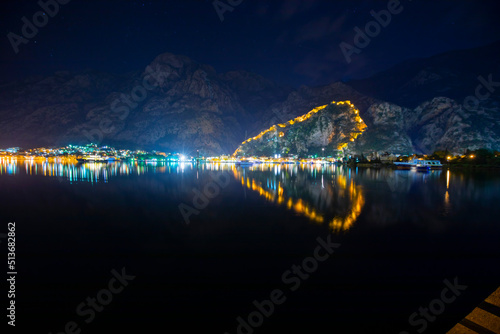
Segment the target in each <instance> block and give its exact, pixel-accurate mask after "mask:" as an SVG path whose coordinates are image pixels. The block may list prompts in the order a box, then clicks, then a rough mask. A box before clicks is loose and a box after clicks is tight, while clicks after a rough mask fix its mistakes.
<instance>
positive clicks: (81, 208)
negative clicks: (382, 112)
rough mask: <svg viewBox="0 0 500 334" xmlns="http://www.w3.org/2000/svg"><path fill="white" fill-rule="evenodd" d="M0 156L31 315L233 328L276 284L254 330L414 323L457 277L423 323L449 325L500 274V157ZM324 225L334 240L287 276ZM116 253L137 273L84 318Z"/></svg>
mask: <svg viewBox="0 0 500 334" xmlns="http://www.w3.org/2000/svg"><path fill="white" fill-rule="evenodd" d="M0 162H1V164H0V189H1V195H0V196H1V201H0V203H2V209H1V214H0V216H1V218H2V219H1V222H3V223H2V224H5V226H6V225H7V223H8V222H9V221H15V222H16V243H17V245H16V246H17V247H16V248H17V257H18V259H17V260H18V261H17V263H18V282H17V294H16V303H17V305H18V309H17V319H18V325H19V327H21V328H22V326H23V323H24V324H25V325H29V324H30V322H32V321H36V322H38V323H39V328H40V332H47V333H49V332H53V333H59V332H63V330H64V326H65V325H66V323H67V322H68V321H75V322H76V323H77V325H78V326H79V328H80V329H81V330H82V333H101V332H102V333H106V332H110V329H109V328H110V326H113V327H114V328H116V329H117V328H125V329H126V330H121V332H124V333H128V332H130V333H132V332H147V329H148V328H149V329H151V328H154V327H153V325H157V324H159V325H160V327H159V328H163V329H164V330H165V331H166V332H169V331H172V328H174V327H175V326H177V325H179V326H181V328H183V329H184V332H186V333H192V332H203V333H225V332H227V333H231V334H233V333H238V330H237V328H238V321H237V318H238V317H242V318H243V319H245V320H246V321H247V322H248V321H251V320H248V316H249V314H251V313H252V312H255V311H256V310H257V308H256V306H255V305H254V304H253V302H254V300H256V301H257V302H262V301H263V300H267V299H269V298H270V293H271V291H273V290H275V289H279V290H281V291H282V292H283V296H284V297H283V298H282V299H285V300H284V301H283V303H281V304H280V305H274V306H273V312H272V315H270V316H269V317H263V321H262V324H260V323H259V326H257V327H258V328H255V329H251V330H253V331H254V332H255V333H400V332H401V331H407V332H409V333H416V332H417V329H421V327H420V326H412V324H410V323H409V320H408V318H409V317H410V315H412V313H413V312H416V311H418V309H419V307H421V306H422V307H428V306H429V303H430V302H431V301H433V300H434V299H436V298H440V295H441V291H442V290H443V288H444V287H445V284H444V283H443V281H444V280H446V279H448V280H449V281H453V280H454V279H455V278H457V280H458V282H459V283H460V284H463V285H466V286H467V288H466V289H465V290H464V291H463V292H462V293H461V295H460V296H458V297H457V298H456V300H455V301H454V302H453V303H450V304H446V308H445V310H444V312H442V313H441V314H439V315H437V316H436V319H435V320H434V321H429V322H428V328H427V329H426V332H428V333H443V332H445V331H446V330H447V329H449V328H451V327H452V326H453V325H454V324H455V323H456V322H458V321H460V320H461V319H462V318H463V317H464V316H465V315H466V314H468V313H469V312H470V311H471V310H472V309H473V308H474V307H475V306H477V304H479V303H480V302H481V301H482V300H483V299H484V298H485V297H486V296H487V295H488V294H490V293H491V292H492V291H493V290H494V289H495V288H496V287H498V285H499V282H500V266H499V263H500V261H499V260H500V246H499V244H500V243H499V236H500V223H499V219H498V217H499V214H500V206H499V203H500V201H499V200H500V173H498V172H488V171H474V172H462V171H447V170H443V171H432V172H430V173H420V172H414V171H393V170H390V169H380V170H378V169H362V168H354V169H351V168H346V167H338V166H315V165H314V166H311V165H282V166H280V165H259V166H256V167H250V168H241V167H236V166H234V165H229V164H201V165H195V164H160V163H158V164H142V165H141V164H128V163H114V164H64V163H57V162H54V163H49V162H43V163H42V162H33V161H12V160H1V161H0ZM179 205H181V208H183V210H184V217H183V214H182V213H181V210H180V209H179ZM187 220H188V221H189V224H187ZM5 230H6V228H3V229H2V230H1V231H0V232H2V233H4V232H3V231H5ZM318 238H321V239H322V240H327V238H331V240H332V242H335V243H338V244H340V246H339V247H338V248H336V249H335V253H334V254H332V255H331V256H330V257H329V258H328V259H327V260H325V261H322V262H319V263H318V262H317V266H315V267H310V268H309V271H308V272H302V274H301V275H302V276H301V275H299V274H289V275H286V274H285V273H286V272H287V271H288V270H291V268H292V266H293V265H302V263H303V260H304V259H305V258H308V257H311V256H313V255H314V252H315V249H316V248H317V247H318V245H319V243H318V240H317V239H318ZM2 247H4V244H3V243H2ZM322 251H324V250H322ZM325 252H326V251H325ZM322 254H326V253H322ZM122 268H126V272H127V274H130V275H134V276H135V279H134V280H132V281H131V282H130V283H129V285H128V286H127V287H126V288H125V289H124V290H123V291H122V292H120V293H118V294H116V295H114V296H113V299H112V301H111V302H110V303H109V304H108V305H106V306H104V309H103V310H102V311H101V312H96V315H95V319H92V320H91V321H88V323H87V322H86V320H89V319H88V317H87V316H81V315H79V314H78V313H77V311H76V308H77V306H78V305H79V304H80V303H82V302H85V301H86V298H87V297H95V296H96V295H97V294H98V292H99V291H100V290H101V289H103V288H106V287H107V286H108V282H109V280H110V279H111V278H112V277H113V276H112V274H111V270H112V269H115V270H117V271H120V270H121V269H122ZM284 274H285V276H284ZM283 277H285V279H284V278H283ZM291 277H295V278H296V277H299V278H300V279H296V280H294V281H293V282H295V283H291V281H292V280H291V279H290V278H291ZM286 278H288V279H286ZM297 282H298V283H297ZM292 287H293V289H292ZM255 319H257V320H258V318H255ZM255 319H254V320H255ZM139 328H142V330H139ZM200 328H203V330H201V329H200ZM116 331H117V332H118V330H116ZM240 332H242V333H249V331H248V329H247V330H246V331H245V330H242V331H240Z"/></svg>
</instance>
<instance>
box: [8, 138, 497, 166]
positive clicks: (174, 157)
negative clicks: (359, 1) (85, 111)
mask: <svg viewBox="0 0 500 334" xmlns="http://www.w3.org/2000/svg"><path fill="white" fill-rule="evenodd" d="M0 158H16V159H29V160H31V159H33V160H58V161H62V162H73V163H78V162H103V163H106V162H115V161H138V162H217V163H236V164H241V165H252V164H260V163H279V164H286V163H313V164H333V163H337V164H348V165H356V166H359V167H381V166H408V165H404V164H403V165H402V164H398V163H401V162H402V163H411V162H413V163H416V162H417V161H419V160H422V161H435V162H436V163H437V162H439V163H440V164H442V165H447V166H471V167H473V166H485V167H497V168H498V167H500V152H496V151H491V150H487V149H479V150H475V151H467V152H464V154H460V155H453V154H450V153H449V152H447V151H436V152H434V153H433V154H432V155H416V154H413V155H401V154H393V153H389V152H385V153H371V154H369V155H366V156H365V155H349V154H347V153H344V154H338V155H336V156H322V155H321V154H319V155H317V154H316V155H309V156H305V157H304V156H303V157H299V156H296V155H287V156H281V155H280V154H276V155H274V156H270V157H237V156H235V155H232V156H231V155H221V156H214V157H205V156H202V155H201V154H200V153H199V152H197V154H196V156H190V155H187V154H184V153H166V152H161V151H150V152H149V151H144V150H128V149H115V148H114V147H111V146H98V145H96V144H92V143H91V144H87V145H83V146H82V145H68V146H64V147H57V148H45V147H40V148H31V149H22V148H19V147H10V148H4V149H2V148H0Z"/></svg>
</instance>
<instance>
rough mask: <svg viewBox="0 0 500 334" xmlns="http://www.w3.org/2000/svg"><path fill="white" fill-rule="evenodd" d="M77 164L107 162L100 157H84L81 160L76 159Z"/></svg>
mask: <svg viewBox="0 0 500 334" xmlns="http://www.w3.org/2000/svg"><path fill="white" fill-rule="evenodd" d="M76 161H78V162H104V163H105V162H108V160H107V159H106V158H103V157H101V156H100V155H84V156H82V157H81V158H77V159H76Z"/></svg>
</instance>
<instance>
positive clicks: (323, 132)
mask: <svg viewBox="0 0 500 334" xmlns="http://www.w3.org/2000/svg"><path fill="white" fill-rule="evenodd" d="M365 128H366V124H365V123H364V122H363V120H362V119H361V118H360V117H359V111H358V110H357V109H356V108H355V107H354V105H353V104H351V103H350V102H348V101H346V102H343V101H342V102H332V103H330V104H328V105H324V106H321V107H317V108H315V109H313V110H311V111H309V112H308V113H306V114H304V115H302V116H299V117H296V118H294V119H292V120H289V121H287V122H285V123H281V124H276V125H273V126H272V127H270V128H269V129H267V130H265V131H263V132H261V133H260V134H258V135H257V136H255V137H252V138H249V139H247V140H246V141H245V142H244V143H242V144H241V145H240V146H239V147H238V149H237V151H236V153H237V155H238V156H273V155H275V154H291V155H299V156H303V157H305V156H307V155H314V154H317V155H321V154H324V155H330V156H331V155H333V154H334V153H335V152H336V151H337V150H341V149H342V148H345V147H347V145H348V143H350V142H353V141H354V140H355V139H356V137H357V136H359V135H360V134H361V133H362V132H363V130H364V129H365Z"/></svg>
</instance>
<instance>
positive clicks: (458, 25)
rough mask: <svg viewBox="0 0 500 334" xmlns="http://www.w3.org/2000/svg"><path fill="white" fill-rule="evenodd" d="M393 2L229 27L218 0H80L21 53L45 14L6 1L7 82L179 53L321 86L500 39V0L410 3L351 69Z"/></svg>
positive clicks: (141, 64)
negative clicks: (358, 32)
mask: <svg viewBox="0 0 500 334" xmlns="http://www.w3.org/2000/svg"><path fill="white" fill-rule="evenodd" d="M42 1H48V2H51V1H54V0H42ZM60 1H62V0H60ZM64 1H67V0H64ZM220 1H221V2H223V3H227V2H228V0H220ZM229 1H231V0H229ZM232 2H233V3H234V2H236V3H237V2H239V0H232ZM389 2H390V1H387V0H384V1H356V0H349V1H348V0H340V1H332V0H331V1H326V0H286V1H264V0H243V1H242V3H241V4H240V5H238V6H236V7H234V8H233V11H232V12H230V11H227V12H225V13H224V21H223V22H221V20H220V19H219V16H218V14H217V12H216V10H215V9H214V7H213V1H212V0H206V1H203V0H200V1H194V0H176V1H173V0H171V1H170V0H169V1H111V0H108V1H107V0H100V1H88V0H87V1H84V0H71V1H69V3H67V4H65V5H60V8H59V12H58V13H57V14H56V15H55V16H54V17H50V18H49V19H48V22H47V24H46V25H45V26H44V27H41V28H39V31H38V33H36V35H35V36H34V37H33V38H31V39H29V42H28V43H27V44H21V45H19V53H17V54H16V53H15V52H14V50H13V48H12V46H11V43H10V42H9V39H8V37H7V36H8V34H9V32H12V33H15V34H18V35H22V33H21V28H22V26H23V22H22V21H21V18H22V17H23V16H26V17H27V18H28V20H29V21H30V22H32V21H33V19H32V18H33V15H34V14H35V13H37V12H38V11H40V6H39V5H38V4H37V1H35V0H30V1H20V0H15V1H10V0H9V1H5V0H3V1H2V11H1V12H0V28H1V33H2V42H1V49H0V50H1V54H0V70H1V74H2V75H1V77H0V80H1V81H2V82H5V81H9V80H13V79H17V78H22V77H25V76H28V75H39V74H43V75H46V74H50V73H52V72H54V71H57V70H71V71H79V70H84V69H96V70H101V71H106V72H128V71H133V70H140V69H144V68H145V67H146V66H147V65H148V64H149V63H150V62H151V61H152V60H153V59H154V58H155V57H156V56H157V55H159V54H161V53H164V52H172V53H176V54H183V55H186V56H189V57H191V58H193V59H195V60H197V61H199V62H201V63H207V64H210V65H212V66H213V67H215V69H216V70H217V71H219V72H223V71H228V70H233V69H244V70H248V71H254V72H257V73H259V74H262V75H264V76H266V77H269V78H271V79H274V80H276V81H278V82H280V83H287V84H291V85H294V86H298V85H301V84H306V85H317V84H325V83H329V82H333V81H337V80H349V79H351V78H361V77H366V76H369V75H371V74H373V73H375V72H377V71H380V70H382V69H385V68H388V67H390V66H392V65H395V64H397V63H400V62H402V61H404V60H407V59H411V58H418V57H427V56H431V55H435V54H438V53H442V52H445V51H449V50H455V49H464V48H471V47H476V46H481V45H485V44H489V43H492V42H494V41H496V40H499V39H500V23H499V22H500V20H498V13H499V12H500V11H499V10H498V8H499V5H498V0H495V1H478V0H474V1H456V0H453V1H452V0H448V1H443V0H432V1H424V0H401V6H402V10H401V12H400V13H399V14H393V15H392V18H391V22H390V23H389V24H388V25H387V26H386V27H383V28H381V30H380V33H378V35H376V36H374V37H373V38H372V40H371V41H370V44H369V45H368V46H366V47H365V48H363V49H360V51H361V52H360V54H354V55H353V56H352V61H351V63H349V64H348V63H347V62H346V60H345V58H344V56H343V54H342V52H341V49H340V47H339V44H340V43H341V42H346V43H348V44H351V45H353V39H354V35H355V32H354V28H355V27H356V26H357V27H359V28H361V29H362V30H364V28H365V25H366V24H367V23H368V22H370V21H372V20H374V18H373V17H372V16H371V14H370V11H371V10H375V11H376V12H379V11H380V10H384V9H387V7H388V3H389ZM42 19H43V18H42Z"/></svg>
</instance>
